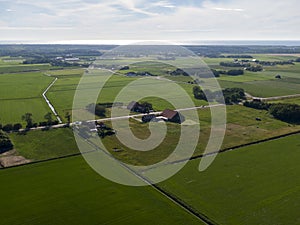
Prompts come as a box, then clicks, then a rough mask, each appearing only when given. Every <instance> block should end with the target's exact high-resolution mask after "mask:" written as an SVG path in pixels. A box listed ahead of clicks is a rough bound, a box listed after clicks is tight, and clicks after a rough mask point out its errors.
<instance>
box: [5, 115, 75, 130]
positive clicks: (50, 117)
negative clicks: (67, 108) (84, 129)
mask: <svg viewBox="0 0 300 225" xmlns="http://www.w3.org/2000/svg"><path fill="white" fill-rule="evenodd" d="M65 118H66V119H67V122H68V124H70V122H71V114H70V113H69V112H67V113H66V114H65ZM21 119H22V120H23V121H25V122H26V127H25V128H26V129H30V128H34V127H38V126H40V127H45V126H53V125H57V124H58V121H57V120H55V119H53V115H52V113H50V112H48V113H46V114H45V116H44V119H45V120H46V121H43V122H39V123H35V122H34V121H33V117H32V113H25V114H24V115H23V116H22V117H21ZM22 128H23V126H22V124H21V123H15V124H12V123H8V124H6V125H3V126H2V124H0V130H3V131H5V132H10V131H19V130H20V129H22Z"/></svg>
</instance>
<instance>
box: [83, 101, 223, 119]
mask: <svg viewBox="0 0 300 225" xmlns="http://www.w3.org/2000/svg"><path fill="white" fill-rule="evenodd" d="M218 106H225V105H224V104H215V105H206V106H204V105H203V106H195V107H191V108H183V109H176V110H175V111H178V112H183V111H189V110H195V109H205V108H212V107H218ZM149 114H153V115H160V114H162V111H159V112H152V113H140V114H134V115H128V116H119V117H111V118H104V119H99V120H89V121H87V122H96V121H98V122H105V121H112V120H122V119H130V118H135V117H141V116H145V115H149Z"/></svg>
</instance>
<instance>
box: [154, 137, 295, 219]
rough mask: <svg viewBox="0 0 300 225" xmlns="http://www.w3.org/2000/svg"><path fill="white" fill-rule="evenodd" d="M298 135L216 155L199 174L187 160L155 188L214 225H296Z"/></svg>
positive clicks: (194, 166) (195, 165) (194, 165)
mask: <svg viewBox="0 0 300 225" xmlns="http://www.w3.org/2000/svg"><path fill="white" fill-rule="evenodd" d="M299 140H300V135H299V134H298V135H294V136H290V137H286V138H282V139H279V140H274V141H269V142H266V143H262V144H257V145H253V146H249V147H245V148H241V149H237V150H235V151H231V152H226V153H222V154H219V155H218V156H217V159H216V160H215V161H214V162H213V164H212V165H211V166H210V167H209V168H208V169H207V170H206V171H204V172H199V171H197V169H198V165H199V160H193V161H191V162H189V163H188V165H187V166H186V167H185V168H184V169H183V170H182V171H180V172H179V173H178V174H177V175H175V176H174V177H172V178H171V179H169V180H168V181H166V182H163V183H162V184H160V186H161V187H163V188H164V189H165V190H167V191H168V192H170V193H172V194H174V195H176V196H177V197H178V198H179V199H181V200H183V201H184V202H186V203H187V204H189V205H190V206H192V207H193V208H194V209H196V210H198V211H199V212H202V213H204V214H205V215H206V216H208V217H209V218H211V219H213V220H214V221H216V222H217V223H218V224H227V225H230V224H233V225H236V224H245V225H252V224H253V225H254V224H264V225H273V224H278V225H285V224H299V210H300V198H299V197H300V180H299V179H298V178H299V176H298V175H299V172H300V164H299V160H300V152H299V145H300V142H299Z"/></svg>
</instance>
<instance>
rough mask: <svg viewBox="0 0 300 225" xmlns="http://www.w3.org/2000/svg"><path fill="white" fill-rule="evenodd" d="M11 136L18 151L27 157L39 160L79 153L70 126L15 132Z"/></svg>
mask: <svg viewBox="0 0 300 225" xmlns="http://www.w3.org/2000/svg"><path fill="white" fill-rule="evenodd" d="M10 138H11V140H12V142H13V144H14V148H15V149H16V150H17V152H18V153H19V154H20V155H22V156H24V157H25V158H27V159H30V160H32V161H39V160H45V159H51V158H57V157H61V156H66V155H71V154H74V153H78V152H79V150H78V147H77V145H76V142H75V139H74V136H73V131H72V129H69V128H64V129H63V128H61V129H51V130H48V131H40V130H39V131H30V132H27V133H26V134H25V135H23V134H17V133H13V134H10Z"/></svg>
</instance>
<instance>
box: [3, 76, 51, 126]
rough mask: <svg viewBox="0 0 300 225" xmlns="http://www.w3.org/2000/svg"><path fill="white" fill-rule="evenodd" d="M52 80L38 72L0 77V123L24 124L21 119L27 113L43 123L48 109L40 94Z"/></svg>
mask: <svg viewBox="0 0 300 225" xmlns="http://www.w3.org/2000/svg"><path fill="white" fill-rule="evenodd" d="M53 79H54V78H51V77H47V76H44V75H43V74H42V73H38V72H35V73H20V74H2V75H0V87H1V88H0V106H1V110H0V122H1V123H2V124H6V123H20V122H21V123H23V124H24V122H22V120H21V117H22V115H24V114H25V113H27V112H29V113H32V114H33V119H34V120H35V121H36V122H40V121H43V120H44V118H43V117H44V115H45V114H46V113H47V112H49V111H50V109H49V108H48V106H47V104H46V102H45V100H44V99H43V98H42V93H43V91H44V90H45V89H46V88H47V86H48V85H49V84H50V83H51V82H52V81H53Z"/></svg>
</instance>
